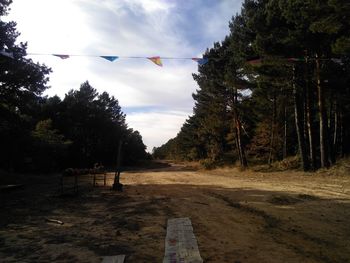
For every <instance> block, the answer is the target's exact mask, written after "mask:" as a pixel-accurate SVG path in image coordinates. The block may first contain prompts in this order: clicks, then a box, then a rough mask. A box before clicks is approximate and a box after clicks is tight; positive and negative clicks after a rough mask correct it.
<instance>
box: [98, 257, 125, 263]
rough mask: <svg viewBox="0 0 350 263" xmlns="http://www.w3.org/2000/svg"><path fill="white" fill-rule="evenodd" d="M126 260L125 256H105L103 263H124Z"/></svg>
mask: <svg viewBox="0 0 350 263" xmlns="http://www.w3.org/2000/svg"><path fill="white" fill-rule="evenodd" d="M124 260H125V255H116V256H105V257H103V260H102V263H123V262H124Z"/></svg>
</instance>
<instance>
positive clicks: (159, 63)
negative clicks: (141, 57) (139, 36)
mask: <svg viewBox="0 0 350 263" xmlns="http://www.w3.org/2000/svg"><path fill="white" fill-rule="evenodd" d="M148 59H149V60H150V61H152V62H153V63H154V64H156V65H158V66H160V67H162V66H163V64H162V61H161V60H160V57H150V58H148Z"/></svg>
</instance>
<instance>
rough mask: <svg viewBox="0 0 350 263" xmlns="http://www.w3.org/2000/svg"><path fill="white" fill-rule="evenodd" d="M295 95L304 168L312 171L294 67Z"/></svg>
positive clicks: (297, 127) (298, 134)
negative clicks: (307, 153) (307, 152)
mask: <svg viewBox="0 0 350 263" xmlns="http://www.w3.org/2000/svg"><path fill="white" fill-rule="evenodd" d="M292 85H293V95H294V117H295V128H296V132H297V136H298V145H299V153H300V156H301V161H302V166H303V169H304V171H308V170H309V169H310V165H309V161H308V158H307V155H306V145H305V138H304V127H303V120H302V119H301V116H302V109H301V106H300V105H301V103H300V96H299V94H298V91H297V86H296V83H295V66H294V65H293V83H292Z"/></svg>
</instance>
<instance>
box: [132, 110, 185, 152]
mask: <svg viewBox="0 0 350 263" xmlns="http://www.w3.org/2000/svg"><path fill="white" fill-rule="evenodd" d="M187 118H188V113H187V112H171V111H165V112H148V113H145V112H141V113H132V114H128V115H127V117H126V121H127V122H128V123H129V124H130V127H135V128H137V130H139V131H141V135H142V138H143V141H144V143H145V144H146V145H147V151H149V152H151V151H152V149H153V147H154V146H160V145H161V144H163V143H165V142H166V141H167V140H169V139H170V138H173V137H175V136H176V134H177V133H178V132H179V130H180V129H179V127H181V125H182V124H183V123H184V122H185V120H186V119H187Z"/></svg>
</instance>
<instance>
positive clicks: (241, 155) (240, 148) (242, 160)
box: [233, 89, 248, 167]
mask: <svg viewBox="0 0 350 263" xmlns="http://www.w3.org/2000/svg"><path fill="white" fill-rule="evenodd" d="M237 103H238V102H237V89H235V91H234V96H233V104H234V105H233V117H234V122H235V131H236V144H237V149H238V153H239V159H240V163H241V166H242V167H248V163H247V158H246V156H245V151H244V147H243V144H242V124H241V121H240V119H239V116H238V112H237V108H236V107H237Z"/></svg>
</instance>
